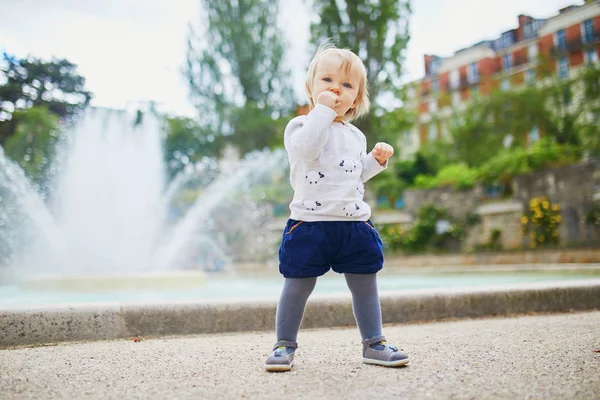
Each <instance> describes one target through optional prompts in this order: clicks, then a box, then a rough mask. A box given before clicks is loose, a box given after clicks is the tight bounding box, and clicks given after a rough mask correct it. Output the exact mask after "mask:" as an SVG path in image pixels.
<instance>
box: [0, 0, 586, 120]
mask: <svg viewBox="0 0 600 400" xmlns="http://www.w3.org/2000/svg"><path fill="white" fill-rule="evenodd" d="M282 1H283V3H284V4H285V6H284V8H283V9H282V15H281V26H282V28H283V29H284V33H285V36H286V40H287V41H288V43H289V44H290V51H289V52H288V58H289V63H290V66H291V67H292V72H293V78H294V88H295V89H296V92H297V97H298V99H304V89H303V87H304V86H303V80H304V74H305V68H306V64H307V63H308V60H309V58H310V55H309V54H307V50H306V42H307V40H308V38H309V33H308V26H309V18H311V13H310V11H309V10H308V8H307V7H308V6H307V5H306V4H307V2H305V1H301V0H282ZM582 3H583V1H581V0H572V1H569V0H504V1H491V0H412V5H413V15H412V17H411V21H410V24H411V36H412V39H411V42H410V44H409V47H408V51H407V54H406V56H407V57H406V64H405V72H406V74H407V78H409V79H416V78H418V77H420V76H422V75H423V73H424V72H423V54H424V53H433V54H438V55H441V56H447V55H452V54H453V53H454V52H455V51H456V50H458V49H460V48H463V47H467V46H469V45H471V44H473V43H476V42H478V41H480V40H484V39H493V38H496V37H498V36H499V35H500V33H501V32H503V31H505V30H508V29H512V28H515V27H516V25H517V15H518V14H528V15H531V16H533V17H538V18H545V17H549V16H552V15H555V14H556V13H557V12H558V10H559V9H560V8H563V7H566V6H568V5H571V4H582ZM198 4H199V0H171V1H165V0H102V1H98V0H94V1H93V0H52V1H49V0H0V51H7V52H8V53H10V54H16V55H17V56H25V55H27V54H31V55H33V56H35V57H41V58H44V59H50V58H51V57H52V56H56V57H62V58H67V59H68V60H69V61H71V62H73V63H75V64H77V65H78V66H79V68H78V71H79V73H80V74H81V75H83V76H84V77H85V78H86V86H87V89H88V90H90V91H92V92H93V93H94V95H95V98H94V100H93V103H92V104H93V105H96V106H105V107H114V108H126V107H131V106H134V105H135V104H137V102H139V101H147V100H154V101H156V102H158V104H159V106H160V107H161V109H163V110H165V111H169V112H171V113H174V114H185V115H192V114H193V109H192V108H191V106H190V104H189V102H188V100H187V88H186V85H185V81H184V79H183V77H182V74H181V68H182V66H183V63H184V60H185V43H186V34H187V29H188V28H187V26H188V23H189V22H190V21H192V22H196V21H197V16H198Z"/></svg>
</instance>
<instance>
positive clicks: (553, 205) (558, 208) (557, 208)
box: [552, 204, 560, 211]
mask: <svg viewBox="0 0 600 400" xmlns="http://www.w3.org/2000/svg"><path fill="white" fill-rule="evenodd" d="M558 210H560V206H559V205H558V204H552V211H558Z"/></svg>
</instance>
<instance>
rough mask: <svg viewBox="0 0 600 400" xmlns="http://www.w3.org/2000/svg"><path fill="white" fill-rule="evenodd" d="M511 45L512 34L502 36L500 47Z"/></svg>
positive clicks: (507, 33)
mask: <svg viewBox="0 0 600 400" xmlns="http://www.w3.org/2000/svg"><path fill="white" fill-rule="evenodd" d="M511 44H513V38H512V32H505V33H504V34H502V47H508V46H510V45H511Z"/></svg>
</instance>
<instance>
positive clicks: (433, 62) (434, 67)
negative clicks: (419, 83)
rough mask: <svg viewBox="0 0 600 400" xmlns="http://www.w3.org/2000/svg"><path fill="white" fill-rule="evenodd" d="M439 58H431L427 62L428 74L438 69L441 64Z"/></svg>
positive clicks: (435, 72) (434, 72) (436, 71)
mask: <svg viewBox="0 0 600 400" xmlns="http://www.w3.org/2000/svg"><path fill="white" fill-rule="evenodd" d="M441 64H442V63H441V60H440V59H439V58H434V59H433V60H431V61H430V62H429V73H430V74H437V73H438V70H439V69H440V65H441Z"/></svg>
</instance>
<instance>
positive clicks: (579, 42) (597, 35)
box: [550, 30, 600, 57]
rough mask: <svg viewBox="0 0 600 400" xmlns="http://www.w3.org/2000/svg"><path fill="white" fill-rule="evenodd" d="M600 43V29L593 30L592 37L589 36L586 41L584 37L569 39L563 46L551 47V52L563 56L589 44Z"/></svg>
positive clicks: (554, 55) (553, 54)
mask: <svg viewBox="0 0 600 400" xmlns="http://www.w3.org/2000/svg"><path fill="white" fill-rule="evenodd" d="M598 43H600V30H596V31H594V32H593V34H592V36H591V37H587V38H586V40H585V41H584V39H583V37H578V38H577V39H571V40H568V41H567V42H566V43H565V45H563V46H554V47H551V48H550V54H551V55H552V56H553V57H561V56H564V55H566V54H570V53H575V52H576V51H580V50H582V49H583V48H586V47H588V46H595V45H596V44H598Z"/></svg>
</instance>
